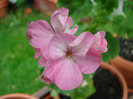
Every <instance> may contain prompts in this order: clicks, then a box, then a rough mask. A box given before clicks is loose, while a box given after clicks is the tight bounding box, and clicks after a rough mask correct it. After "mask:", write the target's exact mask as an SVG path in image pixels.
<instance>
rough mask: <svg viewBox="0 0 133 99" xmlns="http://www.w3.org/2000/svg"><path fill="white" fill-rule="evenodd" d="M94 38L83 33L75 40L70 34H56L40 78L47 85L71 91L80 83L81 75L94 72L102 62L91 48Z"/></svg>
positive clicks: (96, 51)
mask: <svg viewBox="0 0 133 99" xmlns="http://www.w3.org/2000/svg"><path fill="white" fill-rule="evenodd" d="M95 39H96V37H95V36H94V35H93V34H91V33H89V32H84V33H82V34H80V35H79V36H78V37H77V38H76V37H75V36H73V35H70V34H65V33H59V34H56V35H55V36H54V37H53V38H52V39H51V41H50V43H49V59H48V60H47V62H46V65H45V70H44V73H43V74H42V76H41V78H42V79H43V81H44V82H45V83H47V84H51V83H55V84H56V85H57V86H58V87H59V88H60V89H62V90H72V89H74V88H76V87H78V86H80V84H81V83H82V80H83V76H82V73H85V74H90V73H92V72H94V71H95V70H96V69H97V68H98V67H99V66H100V63H101V61H102V56H101V55H100V53H99V52H98V50H97V49H95V48H94V47H92V44H93V43H94V41H95Z"/></svg>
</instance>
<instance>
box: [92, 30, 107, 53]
mask: <svg viewBox="0 0 133 99" xmlns="http://www.w3.org/2000/svg"><path fill="white" fill-rule="evenodd" d="M92 47H93V48H95V49H97V50H98V51H99V52H100V53H104V52H106V51H107V50H108V49H107V41H106V39H105V32H104V31H99V32H97V33H96V34H95V40H94V43H93V44H92Z"/></svg>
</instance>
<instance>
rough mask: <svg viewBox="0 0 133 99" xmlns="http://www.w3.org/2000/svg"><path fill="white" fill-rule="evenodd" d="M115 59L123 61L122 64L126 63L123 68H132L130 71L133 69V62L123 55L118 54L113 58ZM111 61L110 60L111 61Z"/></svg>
mask: <svg viewBox="0 0 133 99" xmlns="http://www.w3.org/2000/svg"><path fill="white" fill-rule="evenodd" d="M114 60H117V61H119V62H121V64H126V66H122V68H124V69H128V70H129V68H130V71H133V62H131V61H129V60H127V59H124V58H123V57H121V56H119V55H118V56H116V57H115V58H114V59H112V60H111V61H114ZM111 61H110V62H111Z"/></svg>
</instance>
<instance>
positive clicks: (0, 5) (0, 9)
mask: <svg viewBox="0 0 133 99" xmlns="http://www.w3.org/2000/svg"><path fill="white" fill-rule="evenodd" d="M8 3H9V2H8V0H0V18H3V17H4V16H5V15H6V12H7V8H8Z"/></svg>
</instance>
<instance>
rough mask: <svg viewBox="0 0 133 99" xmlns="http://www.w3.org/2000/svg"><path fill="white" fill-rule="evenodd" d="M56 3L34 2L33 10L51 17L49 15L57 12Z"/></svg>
mask: <svg viewBox="0 0 133 99" xmlns="http://www.w3.org/2000/svg"><path fill="white" fill-rule="evenodd" d="M56 3H57V0H51V1H50V0H34V8H35V9H36V10H39V11H41V12H43V13H45V14H47V15H48V16H51V14H52V13H53V12H54V11H55V10H57V6H56Z"/></svg>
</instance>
